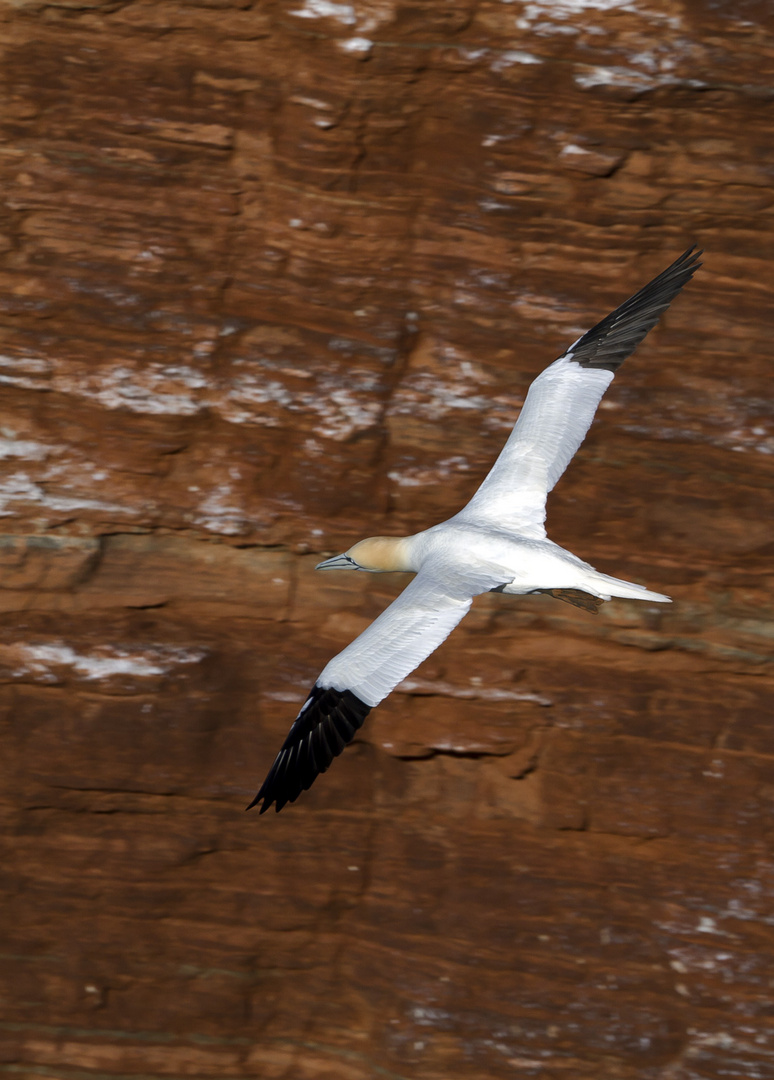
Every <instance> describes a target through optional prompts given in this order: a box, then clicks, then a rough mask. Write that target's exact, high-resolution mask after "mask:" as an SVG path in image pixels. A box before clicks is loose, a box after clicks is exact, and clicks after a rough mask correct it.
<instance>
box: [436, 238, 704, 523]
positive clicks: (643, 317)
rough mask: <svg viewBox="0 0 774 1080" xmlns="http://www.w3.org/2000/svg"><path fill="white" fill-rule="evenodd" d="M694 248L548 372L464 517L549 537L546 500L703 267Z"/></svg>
mask: <svg viewBox="0 0 774 1080" xmlns="http://www.w3.org/2000/svg"><path fill="white" fill-rule="evenodd" d="M700 255H701V252H700V251H695V250H694V248H689V249H688V250H687V251H685V252H683V254H682V255H681V256H680V257H679V258H678V259H676V260H675V261H674V262H673V263H672V265H671V266H668V267H667V268H666V270H664V271H662V273H660V274H659V275H658V276H657V277H655V278H653V280H652V281H650V282H648V284H647V285H645V286H643V288H641V289H640V290H639V292H636V293H635V294H634V296H631V297H629V299H628V300H626V301H625V302H624V303H623V304H621V305H620V307H617V308H616V309H615V311H613V312H611V313H610V314H609V315H607V316H606V317H605V318H604V319H602V320H601V321H600V322H598V323H597V324H596V326H593V327H592V328H591V330H589V331H588V332H587V333H585V334H584V335H583V336H582V337H580V338H578V340H577V341H575V342H573V344H572V345H571V346H570V347H569V349H567V351H566V352H565V353H564V355H563V356H560V357H559V359H558V360H556V361H554V363H553V364H551V365H550V367H547V368H546V369H545V371H543V372H542V373H541V374H540V375H538V377H537V378H536V379H535V381H534V382H533V383H532V385H531V386H530V388H529V392H528V393H527V397H526V399H525V401H524V405H523V407H522V410H521V413H520V415H519V418H518V420H517V421H516V424H515V426H514V428H513V431H512V432H511V434H510V437H509V439H508V441H507V443H506V444H505V446H504V447H503V449H502V452H501V454H500V456H499V457H498V459H497V461H496V462H495V463H494V466H493V467H492V470H491V471H490V473H489V475H488V476H487V477H486V479H485V480H484V482H483V483H482V485H481V487H480V488H479V489H478V491H477V492H476V493H475V495H474V496H473V498H472V499H471V500H470V502H469V503H468V504H467V506H465V507H464V508H463V509H462V510H461V511H460V513H459V514H458V515H456V516H457V518H458V519H459V520H467V521H471V522H475V523H477V524H488V525H496V526H498V527H500V528H505V529H511V530H513V531H514V532H519V533H521V534H522V535H524V536H533V537H536V538H538V539H542V538H543V537H544V536H545V527H544V522H545V517H546V496H547V494H548V492H549V491H551V489H552V488H553V486H554V484H556V482H557V480H558V479H559V477H560V476H561V475H562V473H563V472H564V470H565V469H566V468H567V466H568V465H569V463H570V460H571V459H572V457H573V455H574V454H575V452H576V450H577V449H578V447H579V446H580V444H581V443H582V442H583V439H584V438H585V436H586V432H587V431H588V429H589V426H590V425H591V421H592V420H593V419H594V414H595V413H596V411H597V406H598V405H599V402H600V401H601V399H602V395H603V394H604V392H605V390H607V388H608V386H609V385H610V383H611V382H612V380H613V375H614V374H615V372H616V371H617V369H618V368H619V367H620V366H621V364H622V363H623V361H624V360H625V359H626V357H627V356H629V354H630V353H632V352H633V351H634V350H635V349H636V348H637V346H638V345H639V343H640V342H641V341H642V339H643V338H644V337H645V335H646V334H647V333H648V331H649V330H651V329H652V328H653V327H654V326H655V325H656V323H657V322H658V320H659V318H660V317H661V316H662V315H663V313H664V312H665V311H666V309H667V308H668V307H669V305H670V304H671V302H672V301H673V300H674V298H675V297H676V296H677V294H678V293H679V292H680V290H681V289H682V288H683V286H684V285H686V284H687V283H688V282H689V281H690V279H691V277H692V276H693V274H694V272H695V271H696V270H697V269H698V267H699V266H700V265H701V263H699V262H698V261H697V260H698V258H699V256H700Z"/></svg>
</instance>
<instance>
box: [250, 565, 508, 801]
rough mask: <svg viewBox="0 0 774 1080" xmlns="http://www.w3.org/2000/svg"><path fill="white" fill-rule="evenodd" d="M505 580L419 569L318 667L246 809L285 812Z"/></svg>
mask: <svg viewBox="0 0 774 1080" xmlns="http://www.w3.org/2000/svg"><path fill="white" fill-rule="evenodd" d="M502 580H503V577H502V575H498V574H495V573H493V572H492V571H491V570H486V569H484V570H482V571H481V572H480V573H479V574H478V577H477V578H476V580H475V581H474V580H472V579H471V578H470V577H468V578H466V579H465V581H464V582H462V583H460V582H459V580H458V581H457V583H456V585H455V586H453V587H449V586H447V585H445V584H443V583H442V582H441V581H440V580H439V578H438V577H437V576H431V575H430V574H428V573H425V572H422V571H420V573H419V574H417V576H416V577H415V578H414V580H413V581H412V582H410V584H409V585H408V586H407V587H406V588H405V589H404V590H403V592H402V593H401V594H400V596H398V597H397V599H396V600H394V601H393V602H392V603H391V604H390V606H389V607H388V608H386V609H385V610H384V611H383V612H382V614H381V615H380V616H379V617H378V619H375V620H374V622H372V623H371V625H370V626H368V627H367V628H366V629H365V630H364V631H363V633H362V634H360V636H359V637H357V638H355V640H354V641H353V642H352V643H351V644H350V645H348V646H347V647H346V649H344V650H343V651H342V652H340V653H339V654H338V656H334V658H333V659H332V660H331V661H330V663H329V664H328V665H327V666H326V667H325V668H324V669H323V671H322V672H321V673H320V677H319V678H318V680H317V682H316V683H315V685H314V687H313V688H312V691H311V693H310V694H309V697H308V698H307V699H306V701H305V702H304V704H303V706H302V708H301V711H300V712H299V714H298V716H297V717H296V720H295V722H294V724H293V726H292V727H291V729H290V732H289V734H288V737H287V738H286V739H285V742H284V743H283V744H282V747H281V748H280V752H279V754H278V755H277V757H276V759H275V761H274V764H273V765H272V767H271V769H270V770H269V773H268V775H267V777H266V779H265V780H264V782H263V784H262V785H261V788H260V791H259V792H258V794H257V795H256V797H255V798H254V799H253V801H252V802H251V803H250V806H248V808H247V809H248V810H249V809H250V807H252V806H255V805H256V804H257V803H259V802H262V806H261V813H262V814H263V813H264V812H265V811H266V810H268V809H269V807H270V806H271V805H272V803H274V804H275V805H276V809H277V812H279V811H280V810H281V809H282V807H283V806H284V805H285V804H286V803H288V802H294V801H295V800H296V799H297V798H298V796H299V795H300V794H301V792H302V791H306V789H307V788H309V787H311V785H312V784H313V782H314V780H315V779H316V778H317V776H318V775H319V774H320V773H322V772H325V771H326V770H327V769H328V767H329V766H330V764H331V762H332V761H333V759H334V757H337V756H338V755H339V754H340V753H341V752H342V750H344V748H345V746H346V745H347V744H348V743H349V742H351V741H352V739H353V738H354V737H355V734H356V732H357V731H358V729H359V728H360V727H361V725H362V723H363V721H364V720H365V718H366V716H367V715H368V713H369V712H370V710H371V709H372V708H373V707H374V706H376V705H378V704H379V702H380V701H382V700H383V699H384V698H386V697H387V695H388V694H389V693H390V691H391V690H394V688H395V687H396V686H397V685H398V683H399V682H402V680H403V679H405V678H406V676H407V675H410V674H411V672H412V671H413V670H414V668H416V667H418V666H419V664H421V663H422V661H423V660H425V659H426V658H427V657H428V656H429V655H430V653H432V652H434V651H435V650H436V649H437V648H438V646H439V645H440V644H441V643H442V642H443V641H445V639H446V638H447V637H448V636H449V634H450V633H451V632H452V630H453V629H454V627H455V626H456V625H457V623H459V622H460V621H461V620H462V619H463V618H464V617H465V615H466V614H467V613H468V611H469V610H470V605H471V603H472V596H473V591H480V592H483V591H485V590H487V589H489V588H491V587H492V586H493V585H495V584H499V583H500V582H502ZM463 589H464V590H465V591H463ZM468 589H470V590H472V591H471V592H468V591H467V590H468Z"/></svg>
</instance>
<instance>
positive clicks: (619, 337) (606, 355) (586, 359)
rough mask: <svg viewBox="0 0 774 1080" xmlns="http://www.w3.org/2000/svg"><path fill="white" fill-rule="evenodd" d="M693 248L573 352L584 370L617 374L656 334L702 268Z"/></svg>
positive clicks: (585, 337) (655, 278)
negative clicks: (649, 335) (650, 334)
mask: <svg viewBox="0 0 774 1080" xmlns="http://www.w3.org/2000/svg"><path fill="white" fill-rule="evenodd" d="M703 254H704V252H703V251H702V250H697V247H696V244H692V245H691V247H689V248H687V249H686V250H685V251H684V252H683V253H682V255H680V256H679V257H678V258H677V259H675V261H674V262H673V263H672V264H671V265H670V266H668V267H667V268H666V270H662V272H661V273H660V274H658V275H657V276H656V277H654V278H653V280H652V281H649V282H648V284H647V285H644V286H643V287H642V288H641V289H640V290H639V291H638V292H636V293H635V294H634V295H633V296H630V297H629V299H628V300H625V301H624V303H623V304H621V305H620V306H619V307H617V308H616V309H615V311H612V312H611V313H610V314H609V315H607V316H606V317H605V318H604V319H602V320H601V321H600V322H598V323H597V324H596V325H595V326H592V328H591V329H590V330H589V331H588V332H587V333H585V334H584V335H583V337H582V338H580V339H579V340H578V341H577V342H576V343H575V344H574V345H573V346H572V347H571V348H570V349H569V350H568V352H569V353H571V354H572V360H574V361H575V363H577V364H579V365H580V366H581V367H584V368H597V369H599V368H602V369H604V370H606V371H616V370H617V369H618V368H619V367H620V366H621V364H622V363H623V362H624V360H625V359H626V357H627V356H630V355H631V353H633V352H634V350H635V349H636V348H637V346H638V345H639V344H640V342H641V341H642V340H643V338H644V337H645V335H646V334H647V333H648V331H649V330H652V329H653V327H654V326H655V325H656V323H657V322H658V320H659V319H660V318H661V316H662V315H663V314H664V312H665V311H666V309H667V308H668V307H669V305H670V304H671V303H672V301H673V300H674V298H675V297H676V296H677V294H678V293H679V292H680V291H681V289H683V288H684V287H685V286H686V285H687V284H688V282H689V281H690V280H691V278H692V277H693V275H694V274H695V273H696V271H697V270H698V269H699V267H700V266H701V265H702V263H700V262H699V261H698V260H699V259H700V258H701V256H702V255H703Z"/></svg>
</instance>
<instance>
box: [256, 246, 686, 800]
mask: <svg viewBox="0 0 774 1080" xmlns="http://www.w3.org/2000/svg"><path fill="white" fill-rule="evenodd" d="M701 254H702V252H701V251H695V245H694V247H691V248H689V249H688V250H687V251H686V252H684V253H683V254H682V255H681V256H680V258H679V259H676V260H675V262H673V263H672V265H671V266H669V267H667V269H666V270H664V271H663V273H661V274H659V275H658V277H655V278H653V280H652V281H651V282H649V283H648V284H647V285H645V286H644V288H642V289H640V291H639V292H637V293H635V294H634V296H632V297H630V298H629V299H628V300H627V301H626V302H625V303H623V304H621V306H620V307H617V308H616V309H615V311H613V312H612V313H611V314H610V315H608V316H607V317H606V318H604V319H602V321H601V322H598V323H597V324H596V326H593V327H592V328H591V330H589V331H588V332H587V333H585V334H583V336H582V337H580V338H578V340H577V341H574V342H573V344H572V345H571V346H570V347H569V349H567V351H566V352H565V353H564V354H563V355H562V356H560V357H559V359H558V360H556V361H554V363H553V364H551V365H550V367H547V368H546V369H545V371H543V372H542V374H540V375H538V377H537V378H536V379H535V381H534V382H533V383H532V385H531V386H530V388H529V392H528V394H527V397H526V399H525V401H524V405H523V407H522V409H521V413H520V414H519V418H518V420H517V421H516V424H515V425H514V428H513V431H512V432H511V434H510V436H509V438H508V441H507V442H506V444H505V446H504V447H503V450H502V452H501V453H500V456H499V457H498V458H497V460H496V461H495V463H494V466H493V467H492V469H491V471H490V473H489V474H488V476H487V477H486V479H485V480H484V482H483V483H482V484H481V486H480V487H479V489H478V491H477V492H476V493H475V495H474V496H473V498H472V499H471V500H470V502H469V503H468V504H467V506H465V507H464V508H463V509H462V510H460V512H459V513H458V514H455V515H454V517H452V518H449V520H448V521H444V522H442V523H441V524H440V525H434V526H432V528H429V529H426V530H425V531H424V532H419V533H416V534H415V535H414V536H400V537H394V536H375V537H370V538H369V539H367V540H361V541H360V542H359V543H357V544H355V545H354V546H353V547H351V548H350V549H349V550H348V551H346V552H345V553H344V554H343V555H336V556H335V557H334V558H332V559H326V560H325V561H324V562H321V563H319V564H318V565H317V567H316V569H317V570H367V571H370V572H371V573H380V572H388V571H396V570H398V571H406V572H408V573H413V574H416V577H415V578H414V579H413V581H411V582H410V584H409V585H407V586H406V588H405V589H404V590H403V592H402V593H401V594H400V596H398V598H397V599H396V600H394V601H393V602H392V603H391V604H390V606H389V607H388V608H387V609H386V610H385V611H384V612H382V614H381V615H380V616H379V617H378V618H377V619H376V620H375V621H374V622H372V623H371V625H370V626H369V627H368V628H367V629H366V630H364V631H363V633H362V634H360V636H359V637H357V638H355V640H354V641H353V642H352V644H351V645H348V646H347V647H346V649H344V650H343V652H340V653H339V654H338V656H334V658H333V659H332V660H331V662H330V663H329V664H328V665H327V666H326V667H325V668H324V669H323V671H322V672H321V674H320V676H319V678H318V679H317V682H316V683H315V685H314V686H313V687H312V691H311V693H310V694H309V697H308V698H307V699H306V701H305V702H304V704H303V706H302V707H301V711H300V712H299V714H298V716H297V717H296V720H295V722H294V723H293V726H292V727H291V729H290V733H289V734H288V737H287V739H285V742H284V743H283V745H282V749H281V750H280V752H279V754H278V755H277V757H276V759H275V761H274V764H273V765H272V767H271V769H270V770H269V774H268V776H267V777H266V779H265V780H264V782H263V784H262V785H261V789H260V791H259V792H258V794H257V795H256V797H255V798H254V799H253V801H252V802H251V803H250V806H248V807H247V809H248V810H249V809H250V808H251V807H253V806H255V805H256V804H257V803H259V802H261V800H263V805H262V806H261V811H260V812H261V813H262V814H263V813H264V812H265V811H266V810H268V809H269V807H270V806H271V805H272V803H274V804H275V806H276V809H277V812H279V811H280V810H281V809H282V807H283V806H284V805H285V804H286V803H288V802H294V801H295V800H296V799H297V798H298V796H299V795H300V794H301V792H302V791H305V790H306V789H307V788H309V787H310V786H311V785H312V783H313V782H314V780H315V779H316V777H317V776H318V774H319V773H322V772H325V771H326V769H327V768H328V766H329V765H330V764H331V762H332V761H333V759H334V757H336V756H337V755H338V754H340V753H341V752H342V750H343V749H344V747H345V746H346V745H347V743H349V742H350V741H351V740H352V738H353V737H354V735H355V732H356V731H357V730H358V728H359V727H360V726H361V725H362V723H363V721H364V720H365V718H366V715H367V714H368V712H369V711H370V710H371V709H373V708H374V707H375V706H376V705H378V704H379V702H380V701H382V700H383V699H384V698H386V697H387V695H388V694H389V693H390V692H391V691H392V690H394V689H395V687H396V686H397V685H398V683H399V682H401V681H402V680H403V679H405V678H406V676H407V675H409V674H410V673H411V672H412V671H413V670H414V668H416V667H418V666H419V664H421V663H422V661H423V660H425V659H426V658H427V657H428V656H429V655H430V654H431V653H432V652H433V651H434V650H435V649H437V648H438V646H439V645H440V644H441V642H442V641H444V640H445V639H446V638H447V637H448V635H449V634H450V633H451V631H452V630H453V629H454V627H455V626H456V625H457V623H458V622H460V620H461V619H462V618H464V616H465V615H466V614H467V613H468V611H469V610H470V606H471V604H472V602H473V597H474V596H477V595H478V594H479V593H485V592H502V593H509V594H515V595H524V594H525V593H541V592H542V593H549V594H550V595H551V596H554V597H556V598H557V599H559V600H566V601H567V602H568V603H570V604H574V605H576V606H577V607H581V608H585V609H586V610H588V611H592V612H596V610H597V609H598V607H599V606H600V604H601V603H602V602H603V601H604V600H610V599H611V597H613V596H620V597H626V598H628V599H633V600H650V601H655V602H656V603H659V604H663V603H669V602H670V601H669V597H668V596H663V595H662V594H661V593H656V592H651V591H650V590H649V589H646V588H645V587H644V586H643V585H635V584H634V583H632V582H630V581H620V580H619V579H618V578H614V577H608V575H607V574H601V573H600V572H599V571H598V570H595V569H594V568H593V567H592V566H589V564H588V563H585V562H582V560H581V559H579V558H578V557H577V556H576V555H573V554H572V553H571V552H569V551H565V550H564V548H561V547H559V545H558V544H555V543H553V541H551V540H549V539H548V537H547V536H546V530H545V527H544V526H545V518H546V496H547V495H548V493H549V491H551V490H552V488H553V487H554V485H555V484H556V482H557V480H558V479H559V477H560V476H561V475H562V473H563V472H564V470H565V469H566V468H567V465H568V464H569V462H570V459H571V458H572V457H573V455H574V454H575V452H576V450H577V449H578V447H579V446H580V444H581V443H582V442H583V439H584V438H585V435H586V432H587V431H588V429H589V426H590V425H591V421H592V420H593V418H594V414H595V412H596V410H597V406H598V405H599V402H600V400H601V398H602V395H603V394H604V392H605V390H607V388H608V386H609V385H610V383H611V382H612V379H613V376H614V374H615V372H616V371H617V369H618V368H619V367H620V365H621V364H622V363H623V361H624V360H625V359H626V357H627V356H629V354H630V353H632V352H633V351H634V350H635V349H636V347H637V346H638V345H639V344H640V342H641V341H642V339H643V338H644V337H645V335H646V334H647V333H648V331H649V330H651V329H652V328H653V327H654V326H655V325H656V323H657V322H658V320H659V318H660V316H661V315H662V314H663V313H664V312H665V311H666V309H667V308H668V307H669V305H670V303H671V302H672V300H674V298H675V297H676V296H677V294H678V293H679V292H680V290H681V289H682V288H683V286H684V285H686V284H687V283H688V281H690V279H691V277H692V276H693V274H694V272H695V271H696V270H697V269H698V268H699V266H700V265H701V263H699V262H698V259H699V256H700V255H701Z"/></svg>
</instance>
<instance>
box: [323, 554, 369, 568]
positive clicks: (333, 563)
mask: <svg viewBox="0 0 774 1080" xmlns="http://www.w3.org/2000/svg"><path fill="white" fill-rule="evenodd" d="M358 569H359V567H358V565H357V563H356V562H355V560H354V559H350V557H349V555H334V556H333V558H332V559H325V561H324V562H320V563H318V564H317V566H315V570H358Z"/></svg>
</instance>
